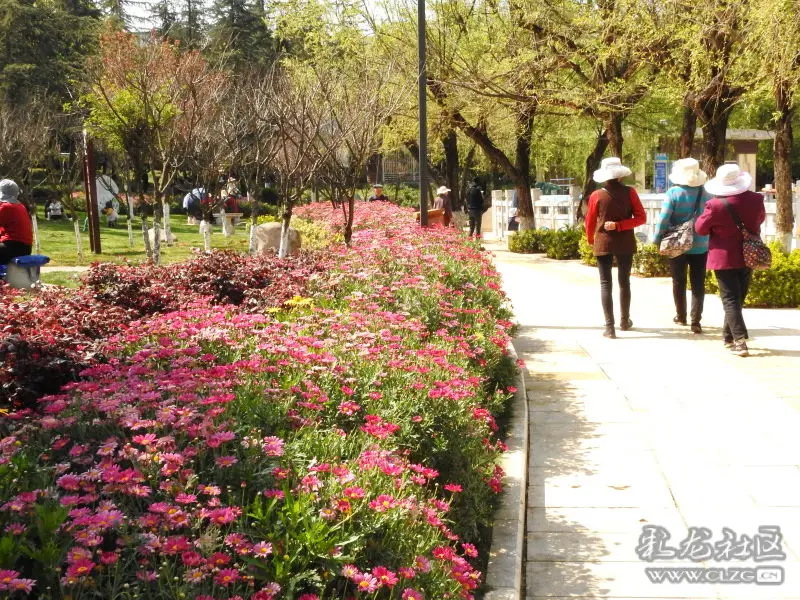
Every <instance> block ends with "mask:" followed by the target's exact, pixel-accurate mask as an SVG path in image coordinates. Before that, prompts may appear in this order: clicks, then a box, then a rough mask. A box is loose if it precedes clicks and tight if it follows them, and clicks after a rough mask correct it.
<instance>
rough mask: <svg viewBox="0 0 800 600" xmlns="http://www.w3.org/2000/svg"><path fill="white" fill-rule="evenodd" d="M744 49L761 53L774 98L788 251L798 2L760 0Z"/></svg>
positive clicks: (798, 69)
mask: <svg viewBox="0 0 800 600" xmlns="http://www.w3.org/2000/svg"><path fill="white" fill-rule="evenodd" d="M754 21H755V22H754V26H753V28H752V30H751V35H750V38H749V40H748V44H747V51H748V52H754V53H758V54H760V55H761V56H762V57H763V58H762V60H761V63H762V64H763V69H764V71H765V74H766V78H765V85H766V87H767V89H768V90H769V92H770V93H771V95H772V97H773V98H774V100H775V114H774V115H773V121H774V128H775V140H774V145H773V149H774V168H775V192H776V204H777V214H776V215H775V228H776V230H777V231H776V233H777V236H778V239H779V240H780V242H781V244H783V247H784V248H785V249H786V250H787V251H789V250H791V245H792V228H793V226H794V214H793V210H792V201H793V193H792V147H793V144H794V132H793V130H792V121H793V119H794V117H795V115H796V114H797V95H798V90H800V2H798V0H759V2H758V3H757V5H756V11H755V15H754Z"/></svg>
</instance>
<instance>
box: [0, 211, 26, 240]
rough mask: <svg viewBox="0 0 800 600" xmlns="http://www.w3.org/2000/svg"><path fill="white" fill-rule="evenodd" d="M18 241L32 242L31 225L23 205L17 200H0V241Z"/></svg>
mask: <svg viewBox="0 0 800 600" xmlns="http://www.w3.org/2000/svg"><path fill="white" fill-rule="evenodd" d="M2 242H19V243H21V244H27V245H28V246H30V245H32V244H33V226H32V225H31V218H30V217H29V216H28V210H27V209H26V208H25V205H23V204H20V203H17V202H0V243H2Z"/></svg>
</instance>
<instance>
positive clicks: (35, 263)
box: [0, 254, 50, 290]
mask: <svg viewBox="0 0 800 600" xmlns="http://www.w3.org/2000/svg"><path fill="white" fill-rule="evenodd" d="M49 262H50V257H49V256H43V255H41V254H31V255H30V256H18V257H17V258H12V259H11V262H10V263H8V265H0V279H5V281H6V283H8V285H10V286H11V287H13V288H18V289H23V290H29V289H31V288H38V287H39V286H40V285H41V282H40V281H39V279H40V276H41V267H42V265H46V264H47V263H49Z"/></svg>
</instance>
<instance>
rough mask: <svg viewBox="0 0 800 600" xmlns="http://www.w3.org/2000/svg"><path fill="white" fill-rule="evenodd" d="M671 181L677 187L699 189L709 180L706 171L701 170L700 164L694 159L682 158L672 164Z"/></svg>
mask: <svg viewBox="0 0 800 600" xmlns="http://www.w3.org/2000/svg"><path fill="white" fill-rule="evenodd" d="M669 179H670V181H672V183H674V184H675V185H688V186H690V187H698V186H701V185H703V184H704V183H705V182H706V180H707V179H708V175H706V173H705V171H701V170H700V163H699V162H697V160H696V159H694V158H681V159H679V160H676V161H675V162H674V163H672V172H671V173H670V174H669Z"/></svg>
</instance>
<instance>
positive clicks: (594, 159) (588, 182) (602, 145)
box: [575, 131, 608, 222]
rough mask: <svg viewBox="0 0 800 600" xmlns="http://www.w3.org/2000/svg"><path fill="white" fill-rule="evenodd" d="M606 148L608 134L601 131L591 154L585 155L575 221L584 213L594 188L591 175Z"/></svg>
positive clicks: (580, 218)
mask: <svg viewBox="0 0 800 600" xmlns="http://www.w3.org/2000/svg"><path fill="white" fill-rule="evenodd" d="M606 148H608V135H607V132H606V131H602V132H601V133H600V134H599V135H598V136H597V141H596V142H595V143H594V149H593V150H592V152H591V154H589V156H587V157H586V171H585V173H584V179H583V193H582V194H583V195H582V196H581V201H580V202H579V203H578V212H577V214H576V215H575V221H576V222H579V221H581V220H582V219H583V216H584V215H585V214H586V209H587V206H588V202H589V196H590V195H591V193H592V192H593V191H594V188H595V183H594V180H593V179H592V175H593V174H594V172H595V171H596V170H597V168H598V167H599V166H600V161H601V160H602V159H603V154H605V152H606Z"/></svg>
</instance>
